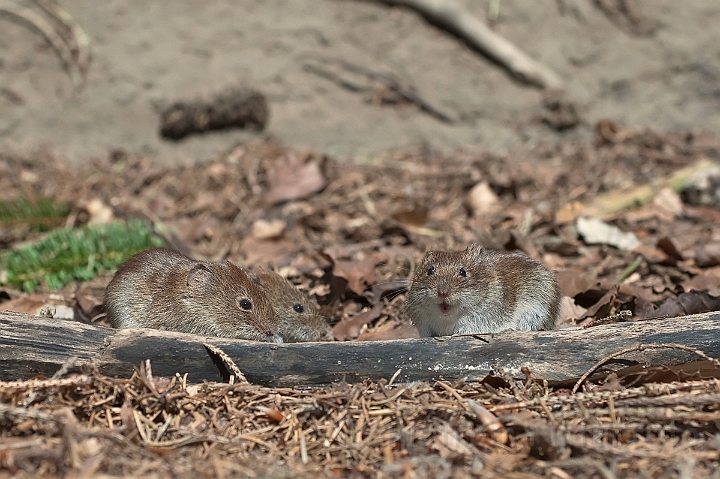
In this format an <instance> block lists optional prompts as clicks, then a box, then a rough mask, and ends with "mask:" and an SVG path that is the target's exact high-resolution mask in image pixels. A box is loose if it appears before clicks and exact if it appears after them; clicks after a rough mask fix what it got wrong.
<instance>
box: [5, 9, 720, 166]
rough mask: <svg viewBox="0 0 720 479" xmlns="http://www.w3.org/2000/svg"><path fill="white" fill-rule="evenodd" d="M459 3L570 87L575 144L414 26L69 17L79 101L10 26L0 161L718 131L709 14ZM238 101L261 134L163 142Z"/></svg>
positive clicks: (367, 13)
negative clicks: (397, 90) (265, 114)
mask: <svg viewBox="0 0 720 479" xmlns="http://www.w3.org/2000/svg"><path fill="white" fill-rule="evenodd" d="M460 3H461V4H464V5H465V6H466V7H467V8H468V9H469V10H470V11H472V12H473V13H474V14H475V15H477V16H478V17H479V18H481V19H483V20H485V21H486V22H488V23H489V24H490V25H491V27H492V28H493V29H494V30H495V31H496V32H497V33H499V34H500V35H502V36H504V37H505V38H507V39H508V40H510V41H512V42H514V43H515V44H516V45H517V46H518V47H520V48H521V49H522V50H524V51H526V52H527V53H529V54H530V55H531V56H532V57H533V58H535V59H537V60H539V61H541V62H542V63H544V64H545V65H547V66H549V67H551V68H552V69H554V70H555V71H556V72H558V73H559V75H560V76H561V77H562V78H563V80H564V81H565V82H566V86H567V91H568V93H569V94H570V96H571V98H572V99H573V101H574V102H575V105H576V107H577V109H578V112H579V114H580V116H581V118H582V119H583V121H582V122H581V124H580V125H579V126H578V127H577V128H575V129H572V130H570V131H569V132H566V133H558V132H556V131H554V130H552V129H550V128H549V127H547V126H545V125H544V124H543V123H542V122H541V121H540V118H541V115H542V99H543V93H542V92H541V91H540V90H538V89H535V88H532V87H527V86H525V85H522V84H520V83H518V82H517V81H515V80H512V79H511V78H510V76H509V75H508V74H507V73H506V72H505V71H504V70H503V69H502V68H500V67H499V66H497V65H495V64H494V63H492V62H491V61H489V60H488V59H486V58H485V57H483V56H482V55H480V54H478V53H477V52H476V51H474V50H472V49H471V48H470V47H468V46H467V45H466V44H465V43H463V42H462V41H460V40H459V39H458V38H456V37H454V36H452V35H450V34H448V33H445V32H444V31H441V30H440V29H438V28H436V27H434V26H433V25H430V24H429V23H428V22H427V21H426V20H425V19H423V18H422V17H420V16H419V15H418V14H416V13H415V12H413V11H411V10H409V9H405V8H389V7H386V6H384V5H381V4H377V3H372V2H369V3H365V2H360V1H337V0H315V1H312V2H307V1H304V0H262V1H261V0H244V1H243V2H240V3H236V2H231V1H227V0H208V1H203V2H198V1H192V0H176V1H173V2H147V1H144V0H108V1H104V2H97V1H91V0H66V1H63V2H62V6H63V7H64V8H65V9H66V10H68V11H69V12H70V14H71V15H72V16H73V17H74V19H75V20H76V21H77V23H78V24H79V25H81V26H82V27H83V28H84V29H85V30H86V31H87V33H88V35H89V37H90V44H91V49H92V63H91V66H90V69H89V72H88V76H87V82H86V84H85V86H84V88H83V89H82V90H80V91H77V92H76V91H74V90H73V84H72V82H71V80H70V77H69V76H68V75H67V74H66V73H65V72H64V71H63V70H62V68H61V65H60V62H59V60H58V57H57V56H56V54H55V52H54V51H53V50H52V49H51V48H50V46H49V45H48V44H47V42H46V41H45V40H44V39H43V38H42V37H41V36H40V35H38V34H37V33H35V32H33V31H31V30H30V29H28V28H27V27H26V26H22V25H18V24H16V23H13V22H11V21H8V20H7V19H6V18H0V150H2V151H15V152H18V153H28V152H32V151H35V150H36V149H38V148H44V149H48V150H50V151H51V152H53V153H55V154H57V155H59V156H60V157H63V158H65V159H66V160H68V161H71V162H75V163H82V162H85V161H87V160H88V159H90V158H98V157H105V156H106V155H107V154H108V151H111V150H113V149H117V148H121V149H123V150H125V151H127V152H129V153H134V154H141V155H146V156H148V157H149V158H150V159H151V160H153V161H157V162H160V163H162V164H165V165H168V166H170V165H173V164H178V163H188V162H193V161H197V160H203V159H207V158H210V157H212V156H213V155H215V154H216V153H218V152H221V151H226V150H227V149H228V148H230V147H232V146H233V145H234V144H236V143H238V141H247V140H255V139H257V140H262V139H265V138H266V137H271V138H273V139H275V140H277V141H279V142H280V143H282V144H285V145H287V146H289V147H292V148H295V149H305V148H310V149H313V150H319V151H320V152H323V153H327V154H330V155H333V156H335V157H338V158H343V157H347V156H363V155H371V154H373V153H375V152H378V151H387V150H392V149H402V148H406V147H409V146H413V147H417V146H423V147H429V148H431V149H434V150H438V151H453V150H455V149H457V148H463V149H465V150H471V151H472V150H484V151H488V150H489V151H494V152H497V153H502V152H505V151H507V149H508V148H509V147H516V146H519V145H528V146H530V147H532V146H533V145H535V144H537V143H538V142H556V141H560V140H580V141H586V140H589V139H590V138H591V132H592V129H593V127H594V125H595V123H596V122H597V121H598V120H601V119H609V120H611V121H613V122H617V123H619V124H624V125H643V126H647V127H650V128H653V129H657V130H678V129H691V130H695V129H706V130H711V131H717V130H718V129H719V128H720V109H719V108H718V107H719V106H720V81H719V79H720V40H718V36H717V29H716V28H715V27H714V26H715V25H717V24H718V21H719V20H720V3H718V2H717V1H715V0H692V1H687V2H675V1H671V0H654V1H649V2H643V3H642V5H641V7H642V9H641V11H640V13H641V17H642V19H643V29H642V31H638V30H637V29H635V30H633V29H631V28H627V27H626V26H623V24H622V22H619V21H617V19H613V18H611V16H608V15H607V14H606V13H604V12H603V11H602V10H601V9H600V8H598V4H600V3H602V2H597V3H596V2H591V1H589V0H543V1H534V2H527V1H520V0H505V1H502V2H500V1H491V0H482V1H471V0H464V1H461V2H460ZM606 3H607V2H606ZM610 3H612V2H610ZM498 6H499V9H497V7H498ZM314 54H321V55H326V56H330V57H340V58H344V59H346V60H348V61H351V62H353V63H355V64H357V65H361V66H364V67H367V68H371V69H374V70H377V71H379V72H383V73H390V74H393V75H395V76H397V77H398V78H400V79H402V80H403V81H405V82H407V83H410V84H412V85H414V86H415V87H416V88H417V92H418V93H419V94H420V95H421V96H422V97H423V98H424V99H425V100H426V101H427V102H429V103H430V104H432V105H434V106H435V107H437V108H438V109H441V110H442V111H444V112H447V113H448V114H449V115H450V116H452V117H453V118H456V119H457V120H458V121H457V122H455V123H452V124H446V123H443V122H441V121H439V120H437V119H435V118H433V117H432V116H430V115H428V114H426V113H424V112H422V111H420V110H419V109H418V108H417V107H415V106H413V105H401V106H387V105H379V104H377V103H373V102H368V101H367V98H366V97H365V96H363V95H362V94H358V93H354V92H351V91H348V90H346V89H343V88H341V87H340V86H338V85H337V84H336V83H333V82H330V81H328V80H327V79H324V78H321V77H320V76H318V75H316V74H314V73H312V72H311V71H308V70H307V69H306V68H305V67H304V65H306V63H307V61H308V55H314ZM229 86H248V87H251V88H256V89H259V90H260V91H261V92H263V93H264V94H265V95H266V97H267V99H268V101H269V106H270V112H271V116H270V121H269V124H268V126H267V128H266V130H265V131H264V132H262V133H256V132H255V133H253V132H246V131H242V130H229V131H224V132H220V133H212V134H206V135H203V136H195V137H191V138H189V139H187V140H183V141H180V142H172V141H167V140H163V139H161V137H160V135H159V133H158V131H159V123H158V112H159V110H160V109H161V108H162V107H163V106H166V105H168V104H170V103H172V102H173V101H176V100H178V99H183V100H191V99H193V98H196V97H206V96H208V95H212V94H214V93H216V92H218V91H220V90H222V89H224V88H226V87H229Z"/></svg>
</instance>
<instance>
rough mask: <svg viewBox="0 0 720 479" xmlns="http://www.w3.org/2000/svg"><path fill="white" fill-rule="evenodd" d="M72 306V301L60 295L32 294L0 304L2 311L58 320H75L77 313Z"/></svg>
mask: <svg viewBox="0 0 720 479" xmlns="http://www.w3.org/2000/svg"><path fill="white" fill-rule="evenodd" d="M70 304H71V302H70V301H66V300H64V299H63V298H61V297H59V296H58V295H48V294H32V295H28V296H21V297H19V298H15V299H11V300H10V301H5V302H4V303H0V311H13V312H15V313H25V314H31V315H33V316H47V317H52V318H57V319H75V311H74V310H73V308H72V306H71V305H70Z"/></svg>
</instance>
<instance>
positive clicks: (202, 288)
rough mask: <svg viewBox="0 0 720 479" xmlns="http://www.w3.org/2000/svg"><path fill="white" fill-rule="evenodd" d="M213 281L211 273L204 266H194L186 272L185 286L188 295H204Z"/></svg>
mask: <svg viewBox="0 0 720 479" xmlns="http://www.w3.org/2000/svg"><path fill="white" fill-rule="evenodd" d="M212 280H213V273H212V271H210V270H209V269H208V268H207V267H206V266H205V265H204V264H196V265H195V266H193V268H192V269H191V270H190V271H189V272H188V277H187V285H188V288H189V290H190V295H192V296H199V295H202V294H203V293H205V292H206V291H207V290H208V288H209V287H210V284H211V283H212Z"/></svg>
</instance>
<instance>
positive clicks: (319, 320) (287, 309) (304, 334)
mask: <svg viewBox="0 0 720 479" xmlns="http://www.w3.org/2000/svg"><path fill="white" fill-rule="evenodd" d="M248 276H250V278H251V279H252V280H253V281H255V282H256V283H257V284H258V285H259V286H260V288H261V289H262V290H263V291H264V292H265V295H266V296H267V297H268V299H269V300H270V303H271V304H272V306H273V309H274V310H275V315H276V316H277V317H278V319H279V321H280V323H279V333H280V336H282V338H283V341H285V342H288V343H290V342H301V341H331V340H332V339H333V337H332V332H331V331H330V326H329V325H328V323H327V321H326V320H325V318H324V317H323V316H322V315H321V314H320V310H319V308H318V305H317V303H315V301H313V300H312V299H310V298H308V297H307V296H306V295H305V294H303V293H302V292H301V291H299V290H298V289H297V288H296V287H295V286H294V285H293V284H292V283H291V282H290V281H288V280H287V279H285V278H283V277H282V276H280V275H279V274H277V273H275V272H273V271H269V270H266V269H253V270H251V271H249V272H248Z"/></svg>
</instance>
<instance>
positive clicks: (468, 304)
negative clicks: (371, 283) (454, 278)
mask: <svg viewBox="0 0 720 479" xmlns="http://www.w3.org/2000/svg"><path fill="white" fill-rule="evenodd" d="M428 292H429V294H428V296H427V297H426V298H425V301H423V302H422V303H421V304H418V306H416V308H415V309H416V310H422V312H421V313H419V314H417V315H416V316H415V318H414V321H415V326H417V328H418V330H419V332H420V336H423V337H425V336H450V335H452V334H478V333H480V332H482V333H498V332H500V331H505V330H508V329H519V330H530V329H537V325H539V324H543V325H546V327H547V328H552V324H551V318H552V314H551V311H550V310H549V308H548V307H547V304H548V302H549V301H550V299H549V295H548V299H547V300H546V301H527V300H526V301H522V300H521V301H518V302H517V303H519V304H516V305H515V307H514V308H512V309H507V310H504V309H503V293H502V292H500V291H494V292H492V293H490V294H487V295H486V296H484V297H483V298H482V299H481V300H480V301H475V302H473V301H472V300H468V299H467V298H463V296H467V294H466V293H464V292H463V293H456V294H454V295H452V296H450V297H449V298H448V299H447V303H448V304H450V305H451V306H452V309H451V310H450V311H448V312H447V313H443V312H442V311H441V310H440V308H439V307H438V303H437V301H436V299H435V298H436V296H437V295H436V294H435V291H434V290H429V291H428ZM522 296H523V295H522V293H521V294H520V298H521V299H522ZM552 319H554V318H552Z"/></svg>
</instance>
